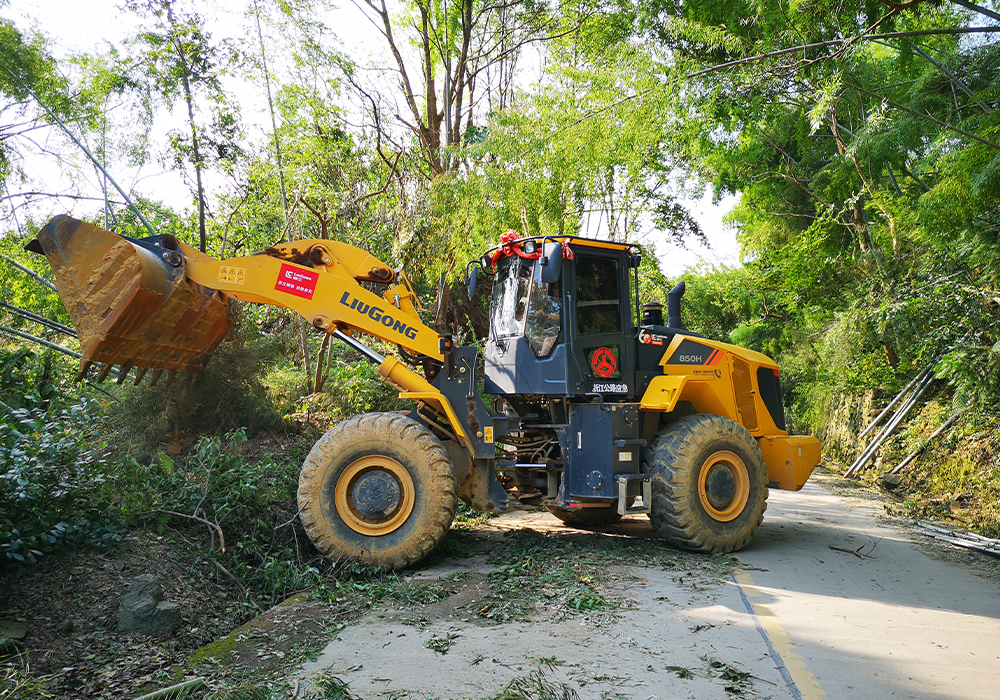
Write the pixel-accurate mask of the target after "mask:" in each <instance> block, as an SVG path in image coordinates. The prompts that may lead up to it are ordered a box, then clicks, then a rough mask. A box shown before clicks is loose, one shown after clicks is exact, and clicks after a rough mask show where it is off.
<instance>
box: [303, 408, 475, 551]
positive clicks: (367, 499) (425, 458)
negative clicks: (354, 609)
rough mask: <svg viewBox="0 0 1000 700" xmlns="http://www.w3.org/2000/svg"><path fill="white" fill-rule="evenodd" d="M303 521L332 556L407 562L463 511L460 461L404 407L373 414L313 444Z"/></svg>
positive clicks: (428, 546)
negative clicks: (401, 410)
mask: <svg viewBox="0 0 1000 700" xmlns="http://www.w3.org/2000/svg"><path fill="white" fill-rule="evenodd" d="M298 503H299V511H300V517H301V519H302V525H303V526H304V527H305V531H306V534H308V535H309V539H310V540H312V542H313V544H314V545H315V546H316V548H317V549H318V550H319V551H320V552H322V553H323V554H324V555H326V556H327V557H329V558H331V559H349V560H352V561H358V562H362V563H366V564H372V565H375V566H379V567H382V568H385V569H393V570H394V569H403V568H406V567H408V566H412V565H414V564H416V563H417V562H418V561H420V560H421V559H423V558H424V557H426V556H427V555H428V554H430V553H431V552H432V551H433V550H434V549H435V548H436V547H437V546H438V544H440V542H441V540H442V539H444V536H445V534H447V532H448V529H449V528H450V527H451V522H452V520H454V518H455V509H456V507H457V505H458V486H457V483H456V480H455V468H454V466H453V465H452V463H451V460H450V459H449V458H448V453H447V451H446V450H445V448H444V445H442V444H441V441H440V440H438V439H437V437H435V436H434V434H433V433H431V432H430V431H429V430H428V429H427V428H426V427H425V426H424V425H422V424H421V423H419V422H417V421H416V420H414V419H412V418H410V417H408V416H404V415H400V414H397V413H366V414H364V415H360V416H355V417H354V418H351V419H349V420H346V421H344V422H343V423H340V424H338V425H336V426H334V427H333V428H332V429H331V430H330V431H329V432H328V433H327V434H326V435H324V436H323V437H322V438H320V439H319V441H318V442H317V443H316V444H315V445H313V448H312V450H311V451H310V452H309V456H308V457H307V458H306V461H305V463H304V464H303V466H302V472H301V474H300V475H299V491H298Z"/></svg>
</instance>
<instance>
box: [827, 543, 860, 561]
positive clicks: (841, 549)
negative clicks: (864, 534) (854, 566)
mask: <svg viewBox="0 0 1000 700" xmlns="http://www.w3.org/2000/svg"><path fill="white" fill-rule="evenodd" d="M827 547H829V548H830V549H832V550H834V551H835V552H845V553H846V554H853V555H854V556H856V557H857V558H858V559H864V558H865V555H864V554H862V553H861V550H862V549H864V548H865V546H864V545H861V546H860V547H858V548H857V549H848V548H847V547H838V546H837V545H835V544H828V545H827Z"/></svg>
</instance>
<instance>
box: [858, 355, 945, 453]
mask: <svg viewBox="0 0 1000 700" xmlns="http://www.w3.org/2000/svg"><path fill="white" fill-rule="evenodd" d="M933 366H934V362H933V360H932V361H931V362H928V363H927V364H926V365H925V366H924V368H923V369H922V370H920V371H919V372H917V374H916V376H914V377H913V379H911V380H910V383H909V384H907V385H906V386H905V387H903V390H902V391H900V392H899V393H898V394H896V398H894V399H893V400H892V401H890V402H889V405H888V406H886V407H885V408H884V409H882V412H881V413H879V414H878V415H877V416H875V419H874V420H873V421H872V422H871V423H869V424H868V427H867V428H865V429H864V430H862V431H861V434H860V435H858V440H860V439H861V438H863V437H864V436H865V435H867V434H868V433H869V432H870V431H871V429H872V428H874V427H875V426H876V425H878V424H879V423H880V422H881V421H882V418H883V417H885V414H887V413H888V412H889V411H890V410H891V409H892V407H893V406H895V405H896V403H897V402H898V401H899V400H900V399H901V398H903V396H904V395H906V394H907V393H909V391H910V390H911V389H913V385H914V384H916V383H917V382H919V381H920V378H921V377H923V376H924V374H925V373H926V372H927V371H928V370H930V368H931V367H933Z"/></svg>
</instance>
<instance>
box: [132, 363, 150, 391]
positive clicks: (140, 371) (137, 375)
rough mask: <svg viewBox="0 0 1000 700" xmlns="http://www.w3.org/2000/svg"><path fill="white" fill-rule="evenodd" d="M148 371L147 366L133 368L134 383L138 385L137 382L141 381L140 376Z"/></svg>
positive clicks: (143, 375)
mask: <svg viewBox="0 0 1000 700" xmlns="http://www.w3.org/2000/svg"><path fill="white" fill-rule="evenodd" d="M148 371H149V368H148V367H136V368H135V385H136V386H139V382H141V381H142V378H143V377H145V376H146V372H148Z"/></svg>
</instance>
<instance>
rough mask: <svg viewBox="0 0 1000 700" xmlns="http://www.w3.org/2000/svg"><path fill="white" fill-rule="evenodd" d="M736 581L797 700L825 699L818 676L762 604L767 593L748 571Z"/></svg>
mask: <svg viewBox="0 0 1000 700" xmlns="http://www.w3.org/2000/svg"><path fill="white" fill-rule="evenodd" d="M734 578H735V579H736V585H737V586H739V588H740V594H741V595H742V596H743V602H744V603H745V604H746V606H747V611H748V612H750V613H751V614H752V615H753V616H754V622H755V623H756V625H757V629H758V630H759V631H760V633H761V636H763V637H764V641H766V642H767V645H768V647H769V648H770V650H771V652H772V656H773V657H776V658H774V662H775V663H776V664H778V670H779V671H780V672H781V675H782V676H784V678H785V681H786V682H787V683H788V685H789V688H790V690H791V691H792V694H793V695H794V696H795V697H796V698H797V699H798V700H819V698H825V697H826V693H825V692H824V691H823V689H822V688H820V687H819V682H818V681H817V680H816V677H815V676H814V675H813V674H812V671H810V670H809V667H808V666H807V665H806V662H805V661H803V660H802V657H801V656H799V655H798V654H797V653H796V652H795V645H794V644H792V639H791V637H789V636H788V632H786V631H785V628H784V627H782V626H781V623H780V622H778V618H777V617H775V615H774V612H773V611H772V610H771V608H770V607H769V606H768V605H766V604H765V603H764V602H763V600H764V593H763V592H761V590H760V589H759V588H757V584H755V583H754V580H753V577H752V576H751V575H750V574H749V573H748V572H746V571H737V572H736V575H735V577H734Z"/></svg>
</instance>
